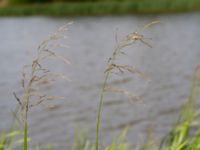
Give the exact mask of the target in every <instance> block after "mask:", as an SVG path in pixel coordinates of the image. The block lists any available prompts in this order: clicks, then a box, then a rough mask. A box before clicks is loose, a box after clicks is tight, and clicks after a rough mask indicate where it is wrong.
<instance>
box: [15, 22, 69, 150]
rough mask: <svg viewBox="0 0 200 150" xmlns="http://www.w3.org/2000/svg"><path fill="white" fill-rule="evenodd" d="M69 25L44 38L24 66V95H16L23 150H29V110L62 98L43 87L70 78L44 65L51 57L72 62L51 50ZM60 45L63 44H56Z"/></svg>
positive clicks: (62, 36)
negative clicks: (49, 93)
mask: <svg viewBox="0 0 200 150" xmlns="http://www.w3.org/2000/svg"><path fill="white" fill-rule="evenodd" d="M67 26H68V24H67V25H65V26H63V27H61V28H59V29H58V30H57V31H56V32H55V33H53V34H52V35H51V36H50V37H49V38H48V39H46V40H44V41H43V42H42V43H41V44H40V45H39V46H38V49H37V54H36V56H35V58H33V59H32V60H31V64H30V65H26V66H24V69H23V72H22V77H23V78H22V81H21V83H22V88H23V95H22V98H19V97H18V96H17V95H16V93H14V96H15V98H16V100H17V102H18V104H19V106H20V114H21V120H22V122H23V129H24V131H23V133H24V144H23V150H28V112H29V110H30V109H31V108H32V107H34V106H38V105H40V104H42V103H43V102H44V101H49V100H54V99H61V98H62V97H60V96H49V95H48V94H46V93H45V92H44V91H42V90H41V89H42V87H44V86H47V85H52V83H54V82H55V81H56V80H57V79H58V78H62V79H65V80H66V79H68V78H67V77H66V76H65V75H63V74H61V73H54V72H52V71H50V69H49V68H48V67H45V66H43V63H44V62H45V61H46V60H47V59H49V58H52V57H53V58H56V59H60V60H62V61H64V62H65V63H66V64H70V61H69V60H68V59H66V58H65V57H63V56H61V55H58V54H56V53H55V52H53V51H52V50H51V47H50V45H51V46H52V44H53V43H54V42H55V41H58V40H60V39H63V38H64V35H63V33H64V32H65V31H67V30H68V29H67ZM54 46H55V47H57V48H58V47H59V46H61V45H58V44H57V45H55V44H54Z"/></svg>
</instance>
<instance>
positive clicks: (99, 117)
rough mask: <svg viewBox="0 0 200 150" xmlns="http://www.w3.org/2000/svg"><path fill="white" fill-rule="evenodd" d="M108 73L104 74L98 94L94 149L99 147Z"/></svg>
mask: <svg viewBox="0 0 200 150" xmlns="http://www.w3.org/2000/svg"><path fill="white" fill-rule="evenodd" d="M109 74H110V72H106V74H105V77H104V83H103V86H102V90H101V95H100V101H99V106H98V116H97V119H96V150H98V149H99V125H100V120H101V113H102V105H103V98H104V93H105V88H106V84H107V81H108V78H109Z"/></svg>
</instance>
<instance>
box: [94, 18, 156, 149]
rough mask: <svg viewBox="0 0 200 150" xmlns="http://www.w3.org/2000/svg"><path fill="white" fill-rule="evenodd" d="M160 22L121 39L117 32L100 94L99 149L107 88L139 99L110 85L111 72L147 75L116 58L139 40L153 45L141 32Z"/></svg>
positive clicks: (97, 121)
mask: <svg viewBox="0 0 200 150" xmlns="http://www.w3.org/2000/svg"><path fill="white" fill-rule="evenodd" d="M158 22H159V21H154V22H151V23H149V24H147V25H145V26H144V27H143V28H141V29H140V30H139V31H137V32H133V33H130V34H128V35H127V36H126V37H125V38H124V39H122V40H121V41H118V37H117V34H116V37H115V39H116V46H115V48H114V50H113V53H112V56H111V57H110V58H109V59H108V64H107V67H106V69H105V72H104V81H103V86H102V90H101V94H100V101H99V106H98V115H97V119H96V150H99V125H100V121H101V113H102V105H103V100H104V95H105V92H106V91H107V90H111V91H116V92H121V93H124V94H126V95H128V96H129V97H132V99H138V97H135V96H132V94H131V93H130V92H129V91H126V90H123V89H118V88H115V87H111V86H109V85H108V80H109V78H110V75H111V73H112V72H113V71H118V72H119V73H124V72H130V73H133V74H135V73H136V74H138V75H139V76H141V77H144V76H145V75H144V74H143V73H142V72H141V71H140V70H138V69H137V68H135V67H133V66H129V65H121V64H120V65H119V64H117V62H116V59H118V57H119V56H120V55H124V54H125V53H124V52H123V50H124V48H126V47H128V46H131V45H132V44H133V43H135V42H137V41H140V42H142V43H143V44H145V45H147V46H148V47H151V45H150V44H149V43H148V42H146V41H145V37H144V35H142V34H141V32H142V31H144V30H145V29H146V28H148V27H149V26H151V25H153V24H156V23H158Z"/></svg>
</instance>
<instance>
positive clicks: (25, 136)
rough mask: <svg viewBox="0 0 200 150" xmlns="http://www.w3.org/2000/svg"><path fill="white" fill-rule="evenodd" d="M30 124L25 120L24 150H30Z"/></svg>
mask: <svg viewBox="0 0 200 150" xmlns="http://www.w3.org/2000/svg"><path fill="white" fill-rule="evenodd" d="M27 128H28V124H27V120H24V149H23V150H28V140H27V139H28V133H27V132H28V129H27Z"/></svg>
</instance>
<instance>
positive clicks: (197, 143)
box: [0, 21, 200, 150]
mask: <svg viewBox="0 0 200 150" xmlns="http://www.w3.org/2000/svg"><path fill="white" fill-rule="evenodd" d="M157 23H159V21H154V22H151V23H149V24H147V25H145V26H144V27H143V28H141V29H140V30H139V31H137V32H133V33H130V34H128V35H127V36H125V37H124V38H123V39H122V40H121V41H118V37H117V34H116V46H115V47H114V51H113V53H112V55H111V57H110V58H109V59H108V64H107V67H106V69H105V71H104V81H103V85H102V91H101V93H100V101H99V105H98V114H97V119H96V141H95V143H90V142H89V139H88V138H87V134H86V133H85V132H81V131H78V132H77V133H78V134H76V135H75V138H74V143H73V145H72V148H71V149H72V150H103V149H104V150H129V149H134V150H199V149H200V122H199V121H198V118H199V116H200V110H199V109H197V108H196V100H197V96H198V95H197V94H198V92H199V89H198V88H199V83H200V74H199V72H200V64H199V65H197V67H196V69H195V72H194V74H193V79H192V86H191V90H190V91H189V96H188V100H187V101H186V102H185V104H184V105H183V107H182V112H181V114H180V117H179V119H178V121H177V123H176V124H175V126H174V127H173V128H172V129H171V131H170V132H169V133H168V134H167V135H166V136H165V137H164V138H163V139H162V140H161V142H160V144H159V145H156V144H154V142H152V140H151V139H149V141H147V143H145V144H144V145H142V146H136V147H135V148H130V147H129V144H128V143H127V142H126V140H125V137H126V133H127V129H125V130H124V131H123V132H122V133H121V134H120V135H119V136H117V137H115V138H114V139H113V142H112V143H111V145H107V146H105V147H101V146H100V145H99V143H100V142H99V132H100V130H99V125H100V123H101V118H102V116H101V113H102V111H103V110H102V109H103V108H102V107H103V101H104V97H105V92H117V93H120V94H124V95H126V96H128V97H129V98H130V99H131V100H138V98H139V97H137V96H134V95H132V94H131V92H129V91H127V90H123V89H119V88H116V87H112V86H111V85H109V83H108V80H109V79H110V78H111V77H112V76H111V75H112V73H113V72H114V73H116V72H117V73H125V72H128V73H132V74H137V75H139V76H140V77H142V78H144V79H146V76H145V74H143V73H142V72H141V71H140V70H139V69H137V68H135V67H132V66H129V65H126V64H125V65H122V64H118V63H117V62H118V61H116V60H117V59H118V58H120V55H122V54H124V51H123V50H124V49H125V48H126V47H128V46H132V45H133V43H134V42H141V43H143V44H144V46H147V47H149V48H150V47H151V45H150V44H148V42H147V41H146V39H145V37H144V36H143V35H141V34H140V31H143V30H145V29H146V28H148V27H150V26H152V25H154V24H157ZM66 30H67V26H64V27H61V28H59V29H58V30H57V31H56V32H55V33H54V34H52V35H51V36H50V37H49V38H48V39H47V40H44V41H43V42H42V43H41V44H40V45H39V47H38V49H37V54H36V57H35V58H34V59H33V60H32V62H31V65H29V66H30V67H29V68H27V69H29V70H28V71H27V72H26V70H24V71H23V79H22V87H23V89H24V92H23V96H22V99H20V98H18V97H17V95H16V94H15V93H14V96H15V98H16V100H17V101H18V103H19V108H20V115H19V116H17V117H16V113H14V115H15V118H17V120H16V121H18V123H20V124H21V126H22V128H23V130H22V131H21V132H20V131H19V130H18V129H16V127H15V128H14V127H13V125H14V123H13V124H12V126H11V128H10V129H9V130H8V131H7V132H5V131H1V135H0V150H28V149H31V147H29V145H28V141H29V138H28V131H29V127H28V113H29V110H30V109H31V108H32V107H34V106H38V105H40V104H41V103H43V102H44V101H47V100H52V99H58V98H59V97H54V96H48V95H46V94H44V93H41V92H42V91H41V90H40V91H38V90H37V89H38V87H39V86H40V87H41V86H44V84H45V85H46V84H51V83H52V82H50V81H51V80H50V79H52V78H53V79H54V80H53V81H55V80H56V78H57V77H59V75H58V74H56V76H55V74H53V73H52V72H51V71H50V70H49V69H48V68H45V67H44V66H43V64H42V62H43V61H45V60H46V59H48V58H49V57H54V58H58V59H61V60H62V61H64V62H65V63H67V64H69V63H70V62H69V61H68V60H67V59H66V58H64V57H62V56H60V55H57V54H56V53H54V52H53V51H50V50H49V49H48V47H49V46H51V44H52V42H54V41H57V40H59V39H62V38H63V33H64V31H66ZM61 77H62V78H63V75H61ZM44 81H45V83H44ZM41 83H43V84H42V85H41ZM34 100H36V101H34ZM17 110H18V109H17ZM22 133H23V138H22V136H21V135H22ZM16 143H18V146H16ZM36 149H37V150H39V149H40V147H39V146H36ZM47 149H48V150H53V148H52V147H51V146H49V147H48V148H47Z"/></svg>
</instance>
